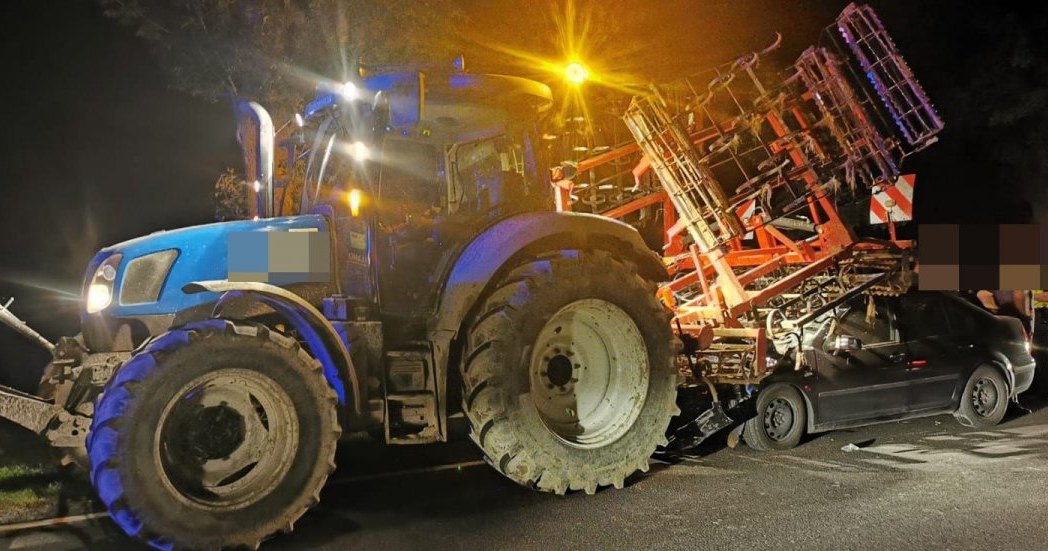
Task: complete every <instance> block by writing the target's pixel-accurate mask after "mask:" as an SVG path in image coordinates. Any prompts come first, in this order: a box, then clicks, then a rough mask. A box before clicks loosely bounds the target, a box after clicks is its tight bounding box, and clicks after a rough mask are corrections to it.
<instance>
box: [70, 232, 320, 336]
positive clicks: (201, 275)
mask: <svg viewBox="0 0 1048 551" xmlns="http://www.w3.org/2000/svg"><path fill="white" fill-rule="evenodd" d="M327 228H328V224H327V220H326V219H325V218H324V217H323V216H321V215H307V216H292V217H283V218H268V219H261V220H238V221H233V222H220V223H216V224H206V225H202V226H192V227H188V228H182V229H178V230H172V231H160V232H156V233H152V234H149V235H146V236H143V237H139V238H136V239H132V240H130V241H125V242H123V243H118V244H116V245H112V246H110V247H106V248H104V249H102V250H101V251H99V252H98V254H96V255H95V257H94V258H93V259H92V260H91V263H90V265H89V266H88V268H87V273H86V274H85V281H84V295H85V296H84V298H85V308H86V310H85V313H84V316H85V317H91V316H93V315H97V314H102V315H104V316H106V317H116V318H124V317H137V316H150V315H165V314H175V313H178V312H181V311H183V310H186V309H188V308H192V307H195V306H200V305H202V304H207V303H210V302H213V301H215V300H216V299H217V295H215V294H214V293H198V294H186V293H183V292H182V287H183V286H184V285H186V284H187V283H191V282H194V281H204V280H221V279H227V278H228V275H229V274H228V259H229V257H228V250H229V244H228V243H229V236H230V235H233V234H244V233H255V232H290V231H311V230H312V231H321V232H326V231H327ZM116 255H120V256H119V257H117V256H116ZM110 267H111V269H110ZM95 284H101V285H109V286H111V289H110V290H109V302H108V304H107V305H106V306H104V307H102V308H101V309H100V310H99V309H98V305H100V304H103V303H104V301H103V299H100V298H97V297H95V299H94V307H95V308H94V309H96V312H92V307H91V306H92V297H91V296H90V295H91V293H92V289H91V288H92V287H94V286H95ZM95 291H98V293H97V294H100V295H104V294H105V292H104V290H101V289H95Z"/></svg>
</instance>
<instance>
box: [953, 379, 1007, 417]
mask: <svg viewBox="0 0 1048 551" xmlns="http://www.w3.org/2000/svg"><path fill="white" fill-rule="evenodd" d="M1006 411H1008V383H1007V381H1005V380H1004V375H1002V374H1001V372H1000V370H998V369H996V368H993V367H990V366H988V365H984V366H980V367H979V368H978V369H976V370H975V371H973V372H972V375H971V377H969V378H968V382H967V383H965V385H964V392H963V393H962V394H961V402H960V404H958V406H957V411H955V412H954V414H953V416H954V418H956V419H957V422H958V423H960V424H962V425H964V426H966V427H973V428H978V429H983V428H989V427H992V426H995V425H997V424H998V423H1000V422H1001V419H1004V414H1005V412H1006Z"/></svg>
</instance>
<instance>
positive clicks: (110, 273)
mask: <svg viewBox="0 0 1048 551" xmlns="http://www.w3.org/2000/svg"><path fill="white" fill-rule="evenodd" d="M123 258H124V255H122V254H114V255H112V256H110V257H109V258H107V259H105V260H104V261H102V263H101V264H99V265H98V268H97V269H95V274H94V275H93V276H91V282H90V283H89V284H88V286H87V296H86V297H85V308H86V309H87V313H88V314H94V313H96V312H101V311H102V310H103V309H105V307H106V306H109V303H111V302H113V283H114V282H115V281H116V270H117V268H119V267H120V261H121V260H122V259H123Z"/></svg>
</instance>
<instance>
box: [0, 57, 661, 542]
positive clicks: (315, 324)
mask: <svg viewBox="0 0 1048 551" xmlns="http://www.w3.org/2000/svg"><path fill="white" fill-rule="evenodd" d="M551 105H552V99H551V93H550V90H549V88H548V87H547V86H545V85H543V84H541V83H538V82H535V81H531V80H527V79H523V78H517V77H510V76H502V75H481V74H471V73H467V72H463V71H460V70H455V69H447V70H442V69H439V68H427V69H424V70H418V69H417V68H415V69H389V70H384V71H377V72H372V73H370V74H367V75H365V76H361V77H360V78H359V79H356V80H354V81H352V82H348V83H343V84H340V85H338V86H325V87H322V88H321V89H320V91H319V92H318V95H317V97H316V99H315V100H314V101H312V102H311V103H310V104H309V105H308V106H307V108H306V109H305V110H304V112H303V113H302V114H301V115H300V116H299V117H296V119H297V123H298V125H299V127H300V128H299V130H298V131H297V132H296V133H295V135H294V137H293V138H292V139H291V142H289V143H285V144H283V145H285V146H288V147H290V148H291V151H292V153H293V155H292V157H293V158H295V159H297V161H298V162H300V163H302V166H304V168H305V184H304V185H303V187H302V189H301V196H300V198H298V196H297V195H296V200H295V201H289V200H287V198H280V200H276V199H277V197H276V195H277V192H279V191H281V190H279V189H277V188H276V187H275V186H274V185H273V177H272V165H273V160H272V159H273V150H274V147H275V146H274V137H273V136H274V133H273V125H272V123H271V121H270V120H269V118H268V115H266V113H265V111H264V110H263V109H261V108H260V107H259V106H257V105H254V104H243V105H241V106H240V108H239V112H240V115H241V120H240V124H238V131H239V139H240V141H241V143H242V145H243V146H244V149H245V151H249V152H250V154H247V155H246V160H247V165H248V172H249V174H250V178H249V181H252V180H253V185H252V186H250V187H251V189H250V190H249V191H250V204H251V210H252V213H251V214H252V216H249V218H250V219H246V220H237V221H230V222H222V223H217V224H209V225H204V226H196V227H189V228H183V229H179V230H174V231H165V232H158V233H154V234H151V235H147V236H144V237H140V238H138V239H133V240H131V241H127V242H124V243H120V244H117V245H113V246H111V247H107V248H105V249H103V250H101V251H100V252H99V253H98V254H97V255H96V256H95V257H94V259H93V260H92V261H91V264H90V265H89V266H88V268H87V272H86V276H85V281H84V288H83V289H84V304H83V310H82V313H81V321H82V333H81V334H80V335H77V336H76V337H67V338H63V339H61V340H59V341H58V342H57V343H54V344H52V343H50V342H47V341H46V340H44V339H43V338H42V337H40V336H39V335H36V334H35V333H34V332H33V331H32V330H31V329H29V328H28V327H26V326H25V325H24V324H22V323H20V322H19V320H17V318H15V317H14V316H13V314H11V312H10V311H8V310H7V309H6V308H2V309H0V319H3V320H4V321H6V322H7V323H8V324H9V325H11V326H12V327H14V328H16V329H18V330H19V331H21V332H23V333H25V334H27V335H28V336H31V337H33V338H34V339H36V340H38V341H39V342H41V344H43V345H44V346H46V347H48V348H50V349H51V350H52V353H53V356H54V358H53V361H52V362H51V364H50V365H49V366H48V367H47V370H46V372H45V375H44V380H43V381H42V382H41V386H40V390H39V392H38V393H37V395H29V394H25V393H21V392H18V391H15V390H13V389H4V388H0V416H3V417H6V418H8V419H11V420H14V421H15V422H17V423H19V424H21V425H23V426H25V427H27V428H29V429H30V430H32V431H35V432H37V433H39V434H41V435H42V436H43V437H44V438H46V439H47V440H48V441H49V442H50V444H51V445H52V446H53V447H54V448H55V449H57V450H59V451H61V452H62V454H61V455H62V456H64V457H65V458H67V460H71V461H76V462H80V463H81V464H83V465H85V466H86V467H88V468H89V469H90V477H91V481H92V483H93V484H94V487H95V488H96V490H97V492H98V495H99V497H100V498H101V500H102V501H103V502H104V503H105V505H106V506H107V507H108V509H109V512H110V514H111V516H112V518H113V519H114V520H115V521H116V522H117V523H118V524H119V525H120V526H121V527H122V528H123V529H124V530H125V531H126V532H127V533H128V534H130V535H132V536H135V537H137V538H140V539H142V540H144V541H146V542H148V543H150V544H152V545H154V546H156V547H161V548H171V547H178V548H222V547H230V546H233V547H239V546H246V547H255V546H257V545H258V544H259V542H260V541H262V540H264V539H266V538H268V537H271V536H273V535H275V534H278V533H281V532H288V531H290V530H291V529H292V526H293V525H294V523H295V521H296V520H297V519H298V518H299V517H301V516H302V514H303V513H305V512H306V511H307V510H308V509H309V508H310V507H312V506H313V505H315V504H316V503H317V502H318V496H319V492H320V490H321V487H322V486H323V485H324V482H325V480H326V479H327V477H328V475H329V474H330V473H331V472H332V471H333V470H334V468H335V463H334V461H335V448H336V444H337V443H338V441H339V438H340V435H343V434H348V433H353V432H363V431H367V432H370V433H372V434H373V435H380V436H379V437H380V438H382V439H384V440H385V441H386V442H387V443H389V444H424V443H432V442H441V441H444V440H446V439H447V438H448V418H449V416H450V415H454V414H456V413H459V412H462V413H464V414H465V417H466V418H467V419H468V420H469V423H470V424H471V426H472V431H471V437H472V439H473V440H474V442H475V443H476V444H477V446H478V447H479V448H480V449H481V450H482V451H483V453H484V454H485V456H486V457H487V459H488V462H489V463H490V464H491V465H492V466H493V467H494V468H495V469H497V470H498V471H499V472H501V473H503V474H504V475H505V476H507V477H509V478H510V479H512V480H514V481H515V482H517V483H519V484H522V485H524V486H527V487H530V488H534V489H538V490H541V491H549V492H557V493H564V492H566V491H569V490H584V491H586V492H588V493H593V492H594V491H596V489H597V488H598V487H600V486H606V485H612V486H616V487H621V486H622V485H623V481H624V479H625V478H626V477H627V476H629V475H630V474H632V473H634V472H635V471H637V470H646V469H647V466H648V458H649V456H650V455H651V453H652V452H653V451H654V450H655V448H656V446H658V445H659V444H660V443H663V442H665V439H664V435H665V432H666V429H667V426H668V424H669V422H670V420H671V417H672V416H673V415H675V414H676V412H677V409H676V405H675V397H676V384H677V371H676V367H675V364H674V355H675V353H676V351H675V348H674V342H675V340H674V337H673V335H672V333H671V327H670V324H669V319H670V313H669V311H668V310H667V309H666V308H665V307H664V306H663V305H662V304H660V302H659V301H658V300H657V299H656V297H655V291H656V284H657V283H658V282H660V281H664V280H665V279H666V278H667V274H666V271H665V269H664V267H663V265H662V263H661V262H660V260H659V258H658V257H657V256H656V255H655V254H654V253H653V252H651V251H650V250H649V249H648V248H647V247H646V246H645V243H644V241H643V240H642V238H641V236H640V235H639V234H638V233H637V231H635V230H634V229H633V228H631V227H630V226H628V225H626V224H623V223H619V222H616V221H613V220H610V219H606V218H602V217H598V216H592V215H585V214H570V213H559V212H554V211H553V209H552V208H551V205H552V192H551V186H550V181H549V179H550V160H549V159H548V157H549V155H548V154H547V152H546V150H545V149H544V147H543V146H542V123H543V119H544V116H545V113H546V112H547V111H548V110H549V108H550V107H551ZM282 191H283V194H287V193H290V191H289V190H288V189H286V188H285V189H284V190H282ZM288 205H291V207H290V208H288Z"/></svg>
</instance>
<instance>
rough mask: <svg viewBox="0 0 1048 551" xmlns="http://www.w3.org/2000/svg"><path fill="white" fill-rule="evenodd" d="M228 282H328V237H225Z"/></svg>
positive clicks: (269, 234)
mask: <svg viewBox="0 0 1048 551" xmlns="http://www.w3.org/2000/svg"><path fill="white" fill-rule="evenodd" d="M228 270H229V275H228V279H229V281H254V282H259V283H271V284H274V285H287V284H290V283H324V282H328V281H330V280H331V236H330V234H328V232H319V231H286V232H236V233H231V234H229V260H228Z"/></svg>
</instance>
